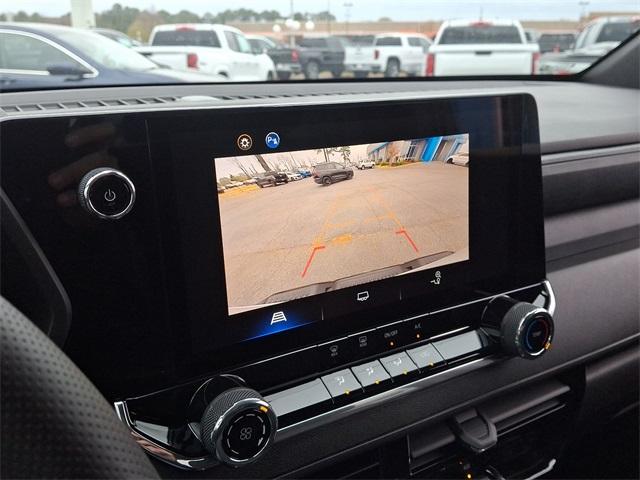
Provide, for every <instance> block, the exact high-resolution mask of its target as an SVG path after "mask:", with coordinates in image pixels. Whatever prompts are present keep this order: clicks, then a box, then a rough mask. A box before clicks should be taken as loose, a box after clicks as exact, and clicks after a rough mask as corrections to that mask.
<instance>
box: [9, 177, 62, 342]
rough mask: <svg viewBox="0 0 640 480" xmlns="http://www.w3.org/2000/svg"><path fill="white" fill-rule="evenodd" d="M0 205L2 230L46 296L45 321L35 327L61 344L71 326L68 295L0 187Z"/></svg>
mask: <svg viewBox="0 0 640 480" xmlns="http://www.w3.org/2000/svg"><path fill="white" fill-rule="evenodd" d="M0 204H1V206H0V209H1V211H2V215H1V216H0V223H1V225H2V231H3V232H5V234H6V235H7V238H8V239H9V240H10V241H11V242H12V244H13V245H14V246H15V248H16V249H17V250H18V253H19V255H20V256H21V257H22V258H23V260H24V262H25V263H26V265H27V268H28V269H29V273H30V275H31V277H32V278H33V280H34V281H35V282H36V284H37V285H38V287H39V288H40V289H41V291H42V292H43V294H44V296H45V297H46V299H47V306H48V307H49V312H50V315H49V317H48V318H47V319H46V323H44V324H43V323H42V321H41V322H40V323H39V324H38V323H37V326H38V328H40V329H41V330H42V331H43V332H44V333H45V334H46V335H47V336H48V337H49V338H50V339H51V340H52V341H53V342H54V343H55V344H56V345H58V346H59V347H62V345H64V342H65V340H66V338H67V334H68V332H69V327H70V326H71V302H70V300H69V296H68V295H67V292H66V291H65V289H64V286H63V285H62V283H61V282H60V279H59V278H58V276H57V275H56V272H55V271H54V270H53V267H52V266H51V264H50V263H49V261H48V260H47V257H46V256H45V255H44V252H43V251H42V249H41V248H40V246H39V245H38V242H37V241H36V239H35V238H34V237H33V235H32V234H31V231H30V230H29V228H28V227H27V225H26V224H25V223H24V221H23V220H22V217H21V216H20V214H19V213H18V211H17V210H16V209H15V207H14V206H13V204H12V203H11V200H9V198H8V197H7V195H6V194H5V193H4V190H2V189H0ZM32 320H34V321H35V320H36V319H32ZM38 320H41V319H38Z"/></svg>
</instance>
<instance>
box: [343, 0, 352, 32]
mask: <svg viewBox="0 0 640 480" xmlns="http://www.w3.org/2000/svg"><path fill="white" fill-rule="evenodd" d="M351 7H353V3H351V2H345V3H344V19H345V24H344V29H345V33H346V34H347V35H349V18H350V17H351Z"/></svg>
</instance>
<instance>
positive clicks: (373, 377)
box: [351, 360, 391, 388]
mask: <svg viewBox="0 0 640 480" xmlns="http://www.w3.org/2000/svg"><path fill="white" fill-rule="evenodd" d="M351 370H352V371H353V374H354V375H355V376H356V378H357V379H358V381H359V382H360V383H361V384H362V386H363V387H365V388H366V387H373V386H377V385H382V384H384V383H386V382H388V381H390V380H391V377H390V376H389V374H388V373H387V371H386V370H385V369H384V367H383V366H382V364H381V363H380V362H379V361H378V360H375V361H373V362H368V363H363V364H362V365H358V366H356V367H352V368H351Z"/></svg>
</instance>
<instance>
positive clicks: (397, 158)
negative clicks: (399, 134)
mask: <svg viewBox="0 0 640 480" xmlns="http://www.w3.org/2000/svg"><path fill="white" fill-rule="evenodd" d="M467 142H468V136H467V135H449V136H444V137H428V138H418V139H414V140H400V141H395V142H383V143H373V144H371V145H369V146H368V147H367V158H368V159H369V160H370V161H373V162H375V163H377V164H379V163H398V162H431V161H433V160H436V161H442V162H445V161H446V160H447V159H448V158H449V157H451V156H452V155H455V154H456V153H458V152H459V151H460V150H461V149H466V150H467V151H468V148H469V147H468V145H467Z"/></svg>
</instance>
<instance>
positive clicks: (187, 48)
mask: <svg viewBox="0 0 640 480" xmlns="http://www.w3.org/2000/svg"><path fill="white" fill-rule="evenodd" d="M149 44H150V46H147V47H136V48H135V50H137V51H138V52H140V53H142V54H143V55H145V56H147V57H148V58H150V59H151V60H152V61H154V62H155V63H157V64H160V65H165V66H168V67H170V68H173V69H175V70H196V71H198V72H201V73H209V74H212V75H219V76H222V77H224V78H227V79H228V80H231V81H235V82H237V81H240V82H243V81H244V82H247V81H264V80H274V79H275V78H276V77H275V65H274V64H273V61H272V60H271V59H270V58H269V56H268V55H266V54H265V53H264V52H263V51H262V50H255V49H252V48H251V45H250V44H249V41H248V40H247V39H246V38H245V36H244V34H243V33H242V32H241V31H240V30H238V29H237V28H233V27H229V26H227V25H215V24H199V23H194V24H176V25H158V26H156V27H154V29H153V30H152V32H151V36H150V37H149Z"/></svg>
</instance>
